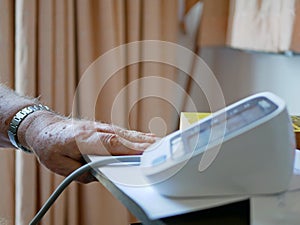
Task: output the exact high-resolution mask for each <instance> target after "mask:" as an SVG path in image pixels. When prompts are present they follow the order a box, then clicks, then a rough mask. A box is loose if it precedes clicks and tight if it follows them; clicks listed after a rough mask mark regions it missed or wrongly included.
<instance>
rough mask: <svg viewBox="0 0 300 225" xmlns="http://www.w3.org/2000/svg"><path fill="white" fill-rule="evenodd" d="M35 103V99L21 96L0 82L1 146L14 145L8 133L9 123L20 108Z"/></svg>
mask: <svg viewBox="0 0 300 225" xmlns="http://www.w3.org/2000/svg"><path fill="white" fill-rule="evenodd" d="M35 103H36V101H35V100H34V99H30V98H26V97H22V96H19V95H18V94H16V93H15V92H13V91H12V90H10V89H8V88H7V87H5V86H4V85H1V84H0V147H13V146H12V144H11V143H10V141H9V138H8V135H7V130H8V128H9V123H10V121H11V119H12V118H13V116H14V115H15V114H16V113H17V112H18V111H19V110H21V109H23V108H24V107H26V106H29V105H34V104H35Z"/></svg>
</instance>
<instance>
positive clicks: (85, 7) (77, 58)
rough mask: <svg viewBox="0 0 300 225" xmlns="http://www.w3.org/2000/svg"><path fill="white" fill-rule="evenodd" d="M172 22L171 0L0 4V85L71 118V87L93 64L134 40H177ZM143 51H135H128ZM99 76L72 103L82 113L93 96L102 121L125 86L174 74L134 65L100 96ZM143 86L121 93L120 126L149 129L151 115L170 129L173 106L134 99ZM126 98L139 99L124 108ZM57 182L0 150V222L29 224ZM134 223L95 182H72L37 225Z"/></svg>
mask: <svg viewBox="0 0 300 225" xmlns="http://www.w3.org/2000/svg"><path fill="white" fill-rule="evenodd" d="M177 24H178V23H177V4H176V1H173V0H151V1H148V0H129V1H124V0H77V1H74V0H15V1H13V0H0V49H1V54H0V81H1V82H3V83H6V84H7V85H8V86H10V87H12V88H15V89H16V91H18V92H19V93H22V94H27V95H31V96H41V100H42V101H43V102H45V103H46V104H48V105H49V106H51V107H52V108H53V109H55V110H56V111H58V112H60V113H63V114H70V113H71V111H72V106H73V100H74V93H75V92H76V87H77V85H78V84H79V83H80V80H81V78H82V77H83V76H84V74H85V71H86V70H87V68H88V67H89V66H90V65H91V63H93V61H94V60H96V59H97V58H98V57H99V56H101V55H103V54H104V53H106V52H107V51H109V50H111V49H113V48H114V47H117V46H119V45H121V44H124V43H128V42H132V41H138V40H146V39H156V40H164V41H173V42H174V41H176V35H177ZM141 52H142V51H140V50H139V49H137V51H136V52H135V51H133V52H128V53H127V54H133V55H134V54H142V53H141ZM116 60H118V59H116ZM112 63H113V62H112ZM103 71H105V68H104V69H103ZM103 71H98V72H97V73H98V74H97V76H95V77H94V78H93V80H92V82H91V83H90V84H89V85H88V87H86V86H85V87H84V89H83V90H82V91H81V92H80V94H81V95H80V97H79V99H76V100H78V102H76V104H78V108H79V111H80V112H82V113H83V114H84V112H85V111H86V110H89V109H87V107H89V106H90V102H89V99H90V98H89V96H90V95H95V94H97V96H98V98H97V102H96V103H95V107H94V108H95V109H91V110H95V117H96V119H98V120H101V121H104V122H114V121H112V119H111V111H112V105H113V102H114V99H115V98H116V97H117V96H118V93H120V92H122V90H123V89H122V88H124V87H126V86H128V84H130V82H132V81H134V80H136V79H140V78H143V77H147V76H153V75H155V76H160V75H161V76H162V77H166V78H168V79H175V77H176V76H175V74H176V73H175V71H174V69H173V68H171V67H169V66H166V65H162V64H159V63H151V62H148V63H135V64H133V65H128V66H126V67H125V68H123V69H121V70H120V71H117V72H116V73H115V74H114V75H113V76H112V77H111V78H110V79H109V80H108V81H107V82H106V83H105V85H104V86H103V89H101V90H100V92H99V90H97V85H98V82H102V80H101V73H102V72H103ZM154 85H156V84H154ZM141 89H142V87H133V88H128V90H127V89H126V92H124V93H125V95H124V96H121V101H120V102H121V103H120V104H119V105H118V106H117V111H118V115H117V117H118V118H117V121H118V122H119V125H122V126H125V127H127V128H131V129H138V130H143V131H149V123H150V121H151V118H154V117H155V116H159V117H162V118H163V119H164V120H165V121H166V122H165V124H166V125H167V126H166V129H165V130H164V132H165V133H167V132H170V131H172V130H174V129H175V128H176V126H177V124H176V123H174V122H173V123H172V122H171V118H172V115H173V117H174V114H176V112H175V111H174V109H173V107H172V106H170V104H167V103H166V101H164V100H161V99H159V98H146V99H139V98H140V97H139V96H140V94H141ZM157 91H158V96H159V95H160V91H165V90H164V88H163V87H159V86H158V87H157ZM98 92H99V93H98ZM98 94H99V95H98ZM131 99H137V100H138V101H137V103H136V104H134V106H132V107H131V108H129V107H128V104H127V103H128V102H129V101H130V100H131ZM149 105H151V107H149ZM170 115H171V116H170ZM175 116H176V115H175ZM128 121H129V122H128ZM159 126H160V125H159V124H157V125H155V126H154V128H153V129H154V131H155V127H157V130H158V131H159V130H160V129H159V128H160V127H159ZM165 133H162V134H161V135H164V134H165ZM61 181H62V177H59V176H56V175H53V174H52V173H50V172H48V171H47V170H46V169H45V168H44V167H42V166H40V165H39V163H38V162H36V159H35V158H34V157H33V156H32V155H26V154H24V153H22V152H18V151H14V150H7V149H5V150H1V152H0V224H18V225H21V224H28V222H29V221H30V220H31V219H32V218H33V216H34V214H35V213H36V212H37V210H38V209H39V208H40V207H41V205H42V204H43V203H44V202H45V201H46V199H47V198H48V197H49V196H50V194H51V193H52V191H53V190H54V188H55V187H56V186H57V185H58V184H59V183H60V182H61ZM133 220H135V219H134V217H133V216H132V215H130V213H129V212H128V211H127V210H126V209H125V207H124V206H122V205H121V203H119V201H118V200H116V199H114V197H113V196H112V195H111V194H110V193H108V191H107V190H106V189H105V188H103V187H102V186H101V185H100V184H99V183H94V184H89V185H79V184H75V183H73V184H72V185H71V186H70V187H69V188H68V189H67V190H66V191H65V192H64V193H63V195H62V196H61V197H60V198H59V199H58V200H57V201H56V203H55V205H54V206H53V207H52V208H51V210H50V211H49V212H48V213H47V214H46V215H45V217H44V219H43V221H42V224H49V225H50V224H53V225H54V224H55V225H60V224H72V225H76V224H78V225H84V224H88V225H93V224H110V225H113V224H128V223H129V222H130V221H133Z"/></svg>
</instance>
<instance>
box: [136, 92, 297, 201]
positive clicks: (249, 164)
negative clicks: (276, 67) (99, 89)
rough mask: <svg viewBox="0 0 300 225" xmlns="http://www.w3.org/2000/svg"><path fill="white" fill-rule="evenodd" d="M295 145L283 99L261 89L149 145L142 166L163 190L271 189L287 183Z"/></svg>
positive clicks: (189, 193)
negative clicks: (260, 91)
mask: <svg viewBox="0 0 300 225" xmlns="http://www.w3.org/2000/svg"><path fill="white" fill-rule="evenodd" d="M294 150H295V139H294V134H293V130H292V125H291V121H290V117H289V114H288V112H287V109H286V106H285V103H284V102H283V101H282V100H281V99H280V98H279V97H277V96H275V95H274V94H272V93H268V92H264V93H259V94H256V95H253V96H250V97H247V98H245V99H243V100H240V101H238V102H236V103H234V104H232V105H230V106H227V107H226V108H224V109H222V110H220V111H218V112H216V113H213V114H211V115H210V116H209V117H206V118H205V119H203V120H201V121H199V122H198V123H196V124H194V125H192V126H190V127H189V128H187V129H186V130H183V131H177V132H174V133H172V134H170V135H168V136H166V137H164V138H163V139H161V140H160V141H159V142H157V143H155V144H153V145H151V146H150V147H149V148H148V149H147V150H146V151H145V152H144V153H143V155H142V157H141V169H142V171H143V173H144V175H145V177H146V178H147V180H148V181H149V182H150V183H151V185H153V187H154V188H156V189H157V191H158V192H160V193H161V194H163V195H166V196H173V197H196V196H222V195H245V194H246V195H250V194H272V193H278V192H282V191H284V190H286V189H287V187H288V185H289V181H290V179H291V176H292V173H293V163H294Z"/></svg>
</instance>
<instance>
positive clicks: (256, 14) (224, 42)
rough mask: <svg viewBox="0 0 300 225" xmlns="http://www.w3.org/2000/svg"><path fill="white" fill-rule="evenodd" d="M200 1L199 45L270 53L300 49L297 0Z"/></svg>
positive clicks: (299, 50)
mask: <svg viewBox="0 0 300 225" xmlns="http://www.w3.org/2000/svg"><path fill="white" fill-rule="evenodd" d="M186 1H188V2H193V0H186ZM202 2H203V14H202V18H201V25H200V29H199V35H198V44H199V45H200V46H229V47H232V48H237V49H245V50H254V51H263V52H273V53H282V52H289V51H292V52H300V30H299V23H300V0H277V1H273V0H252V1H248V0H202Z"/></svg>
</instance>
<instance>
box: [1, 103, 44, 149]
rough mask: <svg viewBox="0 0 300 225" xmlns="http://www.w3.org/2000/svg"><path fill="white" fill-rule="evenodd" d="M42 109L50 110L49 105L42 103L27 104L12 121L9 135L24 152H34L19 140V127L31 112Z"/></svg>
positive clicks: (11, 140) (14, 144) (14, 143)
mask: <svg viewBox="0 0 300 225" xmlns="http://www.w3.org/2000/svg"><path fill="white" fill-rule="evenodd" d="M40 110H46V111H50V109H49V107H47V106H45V105H42V104H37V105H31V106H27V107H25V108H23V109H21V110H20V111H19V112H17V113H16V114H15V115H14V117H13V118H12V120H11V121H10V124H9V128H8V131H7V133H8V137H9V140H10V142H11V143H12V145H13V146H15V147H16V148H18V149H21V150H23V151H24V152H27V153H32V151H31V150H30V149H28V148H26V147H24V146H22V145H21V144H20V143H19V141H18V135H17V134H18V129H19V126H20V124H21V123H22V121H23V120H24V119H25V118H26V117H27V116H28V115H30V114H31V113H33V112H36V111H40Z"/></svg>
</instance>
